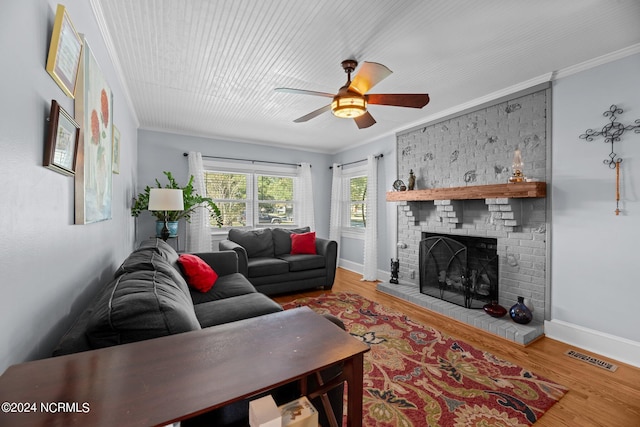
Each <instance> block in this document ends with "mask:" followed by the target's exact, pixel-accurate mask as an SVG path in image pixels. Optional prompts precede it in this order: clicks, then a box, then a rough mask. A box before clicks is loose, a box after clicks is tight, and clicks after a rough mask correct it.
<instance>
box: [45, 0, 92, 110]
mask: <svg viewBox="0 0 640 427" xmlns="http://www.w3.org/2000/svg"><path fill="white" fill-rule="evenodd" d="M82 44H83V43H82V38H81V37H80V35H78V33H77V32H76V29H75V28H74V27H73V24H72V23H71V18H69V14H68V13H67V11H66V9H65V7H64V6H63V5H61V4H59V5H58V9H57V10H56V19H55V21H54V23H53V33H52V35H51V45H50V46H49V56H48V58H47V66H46V67H45V68H46V70H47V72H48V73H49V74H50V75H51V77H53V80H55V82H56V83H58V86H60V89H62V91H63V92H64V93H65V94H66V95H67V96H68V97H70V98H73V97H74V96H75V92H76V83H77V80H78V72H79V68H80V57H81V54H82Z"/></svg>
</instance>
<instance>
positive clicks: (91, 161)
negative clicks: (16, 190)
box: [75, 39, 113, 224]
mask: <svg viewBox="0 0 640 427" xmlns="http://www.w3.org/2000/svg"><path fill="white" fill-rule="evenodd" d="M83 52H84V53H83V55H82V56H83V58H82V65H81V71H80V75H79V76H78V96H76V100H75V104H76V105H75V107H76V111H75V113H76V120H77V121H78V123H80V144H79V155H78V164H77V167H76V174H75V194H76V196H75V222H76V224H90V223H93V222H98V221H105V220H108V219H111V191H112V172H111V169H112V164H111V162H112V159H111V156H112V154H113V124H112V123H111V122H112V120H113V97H112V94H111V89H110V88H109V84H108V83H107V80H106V79H105V77H104V75H103V74H102V71H101V70H100V67H99V66H98V62H97V61H96V59H95V57H94V56H93V52H91V48H90V47H89V44H88V43H87V40H86V39H84V47H83Z"/></svg>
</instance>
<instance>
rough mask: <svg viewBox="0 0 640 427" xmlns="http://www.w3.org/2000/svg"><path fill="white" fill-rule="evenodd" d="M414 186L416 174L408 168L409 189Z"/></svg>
mask: <svg viewBox="0 0 640 427" xmlns="http://www.w3.org/2000/svg"><path fill="white" fill-rule="evenodd" d="M414 188H416V176H415V175H414V174H413V169H411V170H409V190H413V189H414Z"/></svg>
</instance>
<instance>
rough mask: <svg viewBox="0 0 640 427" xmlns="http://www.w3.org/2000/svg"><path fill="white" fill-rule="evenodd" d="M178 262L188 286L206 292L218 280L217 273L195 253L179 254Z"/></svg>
mask: <svg viewBox="0 0 640 427" xmlns="http://www.w3.org/2000/svg"><path fill="white" fill-rule="evenodd" d="M178 262H179V263H180V266H181V267H182V271H183V272H184V275H185V277H186V279H187V283H188V284H189V286H191V287H192V288H194V289H197V290H198V291H200V292H208V291H209V290H210V289H211V288H212V287H213V284H214V283H216V280H218V273H216V272H215V271H213V268H211V266H210V265H209V264H207V263H206V262H204V260H203V259H202V258H200V257H199V256H197V255H191V254H181V255H180V256H179V257H178Z"/></svg>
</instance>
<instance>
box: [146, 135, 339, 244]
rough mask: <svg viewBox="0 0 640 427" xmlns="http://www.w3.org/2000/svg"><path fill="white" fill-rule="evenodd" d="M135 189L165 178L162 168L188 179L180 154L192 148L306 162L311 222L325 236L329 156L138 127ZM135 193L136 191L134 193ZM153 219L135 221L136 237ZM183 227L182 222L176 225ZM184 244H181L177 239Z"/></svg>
mask: <svg viewBox="0 0 640 427" xmlns="http://www.w3.org/2000/svg"><path fill="white" fill-rule="evenodd" d="M138 139H139V151H138V156H139V165H138V172H139V175H138V183H139V185H138V192H140V191H142V190H143V189H144V187H145V186H147V185H151V186H154V185H155V179H156V178H158V179H159V180H160V182H161V183H165V182H166V179H165V177H164V175H163V173H162V172H163V171H171V172H172V173H173V175H174V176H175V178H176V179H177V180H178V182H179V183H181V184H183V183H186V182H187V180H188V178H189V164H188V161H187V158H186V157H184V156H183V153H185V152H189V151H196V152H200V153H202V155H203V156H204V155H210V156H221V157H234V158H243V159H253V160H266V161H273V162H284V163H300V162H307V163H310V164H311V178H312V181H313V192H314V195H315V204H314V210H315V221H316V231H317V233H318V235H319V236H322V237H328V236H329V199H330V194H331V173H330V171H329V165H330V164H331V163H330V159H331V156H328V155H326V154H321V153H314V152H310V151H301V150H292V149H285V148H277V147H269V146H265V145H259V144H249V143H243V142H233V141H223V140H216V139H210V138H201V137H194V136H186V135H177V134H171V133H163V132H155V131H149V130H140V131H139V132H138ZM136 194H137V193H136ZM154 223H155V219H154V218H153V217H151V216H150V215H149V214H148V213H145V214H143V215H140V217H139V218H138V220H137V239H138V240H143V239H145V238H147V237H149V236H150V235H153V234H154V233H155V231H154V227H155V225H154ZM179 227H181V228H180V229H181V230H184V227H185V225H184V223H182V224H180V225H179ZM180 245H181V246H182V247H184V243H182V242H180Z"/></svg>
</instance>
